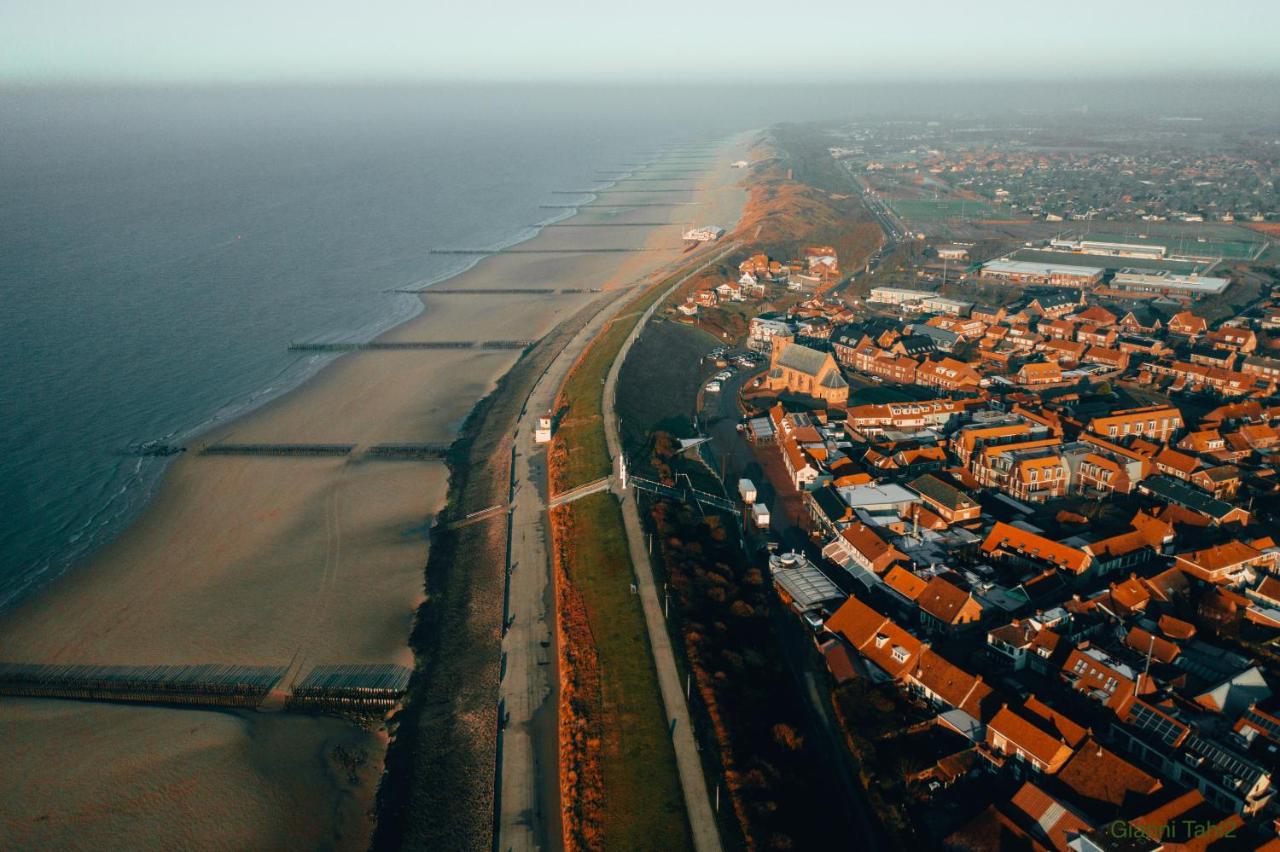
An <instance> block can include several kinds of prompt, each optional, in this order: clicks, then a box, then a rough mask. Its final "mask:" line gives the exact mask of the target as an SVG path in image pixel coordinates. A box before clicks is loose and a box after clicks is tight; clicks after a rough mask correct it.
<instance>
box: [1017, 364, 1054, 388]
mask: <svg viewBox="0 0 1280 852" xmlns="http://www.w3.org/2000/svg"><path fill="white" fill-rule="evenodd" d="M1017 379H1018V383H1019V384H1022V385H1056V384H1058V383H1059V382H1061V381H1062V368H1061V367H1059V366H1058V365H1057V363H1055V362H1053V361H1046V362H1043V363H1037V364H1023V365H1022V367H1021V368H1020V369H1019V370H1018V375H1017Z"/></svg>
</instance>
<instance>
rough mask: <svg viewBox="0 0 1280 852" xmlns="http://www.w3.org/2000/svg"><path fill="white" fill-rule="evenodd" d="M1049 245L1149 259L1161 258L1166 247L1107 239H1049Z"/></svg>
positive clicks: (1165, 251) (1058, 248) (1051, 246)
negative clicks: (1116, 241)
mask: <svg viewBox="0 0 1280 852" xmlns="http://www.w3.org/2000/svg"><path fill="white" fill-rule="evenodd" d="M1049 247H1050V248H1052V249H1054V250H1055V251H1070V252H1077V253H1079V254H1103V255H1110V256H1111V257H1144V258H1147V259H1149V260H1163V259H1164V257H1165V254H1166V253H1167V252H1168V249H1167V248H1166V247H1165V246H1162V245H1159V244H1153V243H1113V242H1110V241H1107V240H1050V241H1049Z"/></svg>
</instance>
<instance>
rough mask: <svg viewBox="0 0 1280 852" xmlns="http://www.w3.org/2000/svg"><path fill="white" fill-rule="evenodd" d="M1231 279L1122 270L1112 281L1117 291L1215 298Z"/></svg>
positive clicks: (1165, 272) (1142, 270)
mask: <svg viewBox="0 0 1280 852" xmlns="http://www.w3.org/2000/svg"><path fill="white" fill-rule="evenodd" d="M1230 284H1231V279H1229V278H1213V277H1210V276H1206V275H1196V274H1195V273H1191V274H1190V275H1182V274H1179V273H1176V272H1169V271H1168V270H1158V271H1157V270H1151V269H1121V270H1120V271H1119V272H1117V273H1116V274H1115V277H1114V278H1112V279H1111V286H1112V287H1114V288H1116V289H1117V290H1132V291H1135V292H1142V293H1163V292H1167V291H1178V292H1182V293H1187V294H1191V295H1197V296H1214V295H1217V294H1219V293H1221V292H1223V291H1225V290H1226V289H1227V287H1228V286H1229V285H1230Z"/></svg>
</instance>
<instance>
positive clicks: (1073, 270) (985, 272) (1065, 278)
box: [982, 260, 1104, 287]
mask: <svg viewBox="0 0 1280 852" xmlns="http://www.w3.org/2000/svg"><path fill="white" fill-rule="evenodd" d="M1103 271H1104V270H1103V269H1102V268H1101V267H1097V266H1069V265H1063V264H1056V263H1033V262H1031V261H1026V260H992V261H989V262H987V263H984V264H983V265H982V277H983V278H986V279H989V280H995V281H1002V282H1004V283H1006V284H1023V285H1029V284H1038V285H1042V286H1049V287H1092V286H1093V285H1095V284H1097V283H1098V282H1099V281H1101V280H1102V273H1103Z"/></svg>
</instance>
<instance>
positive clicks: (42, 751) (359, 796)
mask: <svg viewBox="0 0 1280 852" xmlns="http://www.w3.org/2000/svg"><path fill="white" fill-rule="evenodd" d="M744 152H745V139H740V140H737V141H736V142H735V144H734V145H733V146H732V148H726V149H724V150H723V151H722V152H721V153H722V156H721V158H720V160H719V162H717V163H716V164H715V166H714V167H713V168H710V169H709V170H708V178H707V179H706V180H705V181H704V183H703V187H704V191H701V192H697V193H693V192H684V191H680V192H672V193H671V195H670V196H667V195H654V194H653V193H651V192H649V191H646V192H645V193H644V194H643V195H635V196H627V195H622V194H616V193H613V194H608V195H604V196H601V197H600V199H601V201H600V203H601V204H619V203H623V202H625V201H628V200H635V201H640V202H652V201H655V200H665V199H668V198H670V199H672V200H685V199H690V200H697V201H700V202H703V203H701V204H699V205H697V206H687V207H637V208H633V209H630V210H616V209H599V210H592V208H591V207H590V206H588V207H584V208H583V211H582V212H581V213H580V214H579V215H578V216H577V217H575V218H574V219H573V220H570V221H572V222H579V223H583V222H603V221H612V222H628V221H632V222H657V221H664V220H665V221H669V222H671V223H673V224H671V225H667V226H663V227H637V228H613V227H610V228H585V227H555V228H547V229H544V230H543V231H542V232H541V233H540V234H539V235H538V236H537V237H536V238H535V239H534V240H532V241H530V242H527V243H524V244H521V245H520V246H519V248H520V249H556V248H566V247H575V248H586V247H620V246H634V247H644V248H648V249H658V250H653V251H642V252H631V253H594V254H546V255H542V254H502V255H496V256H493V257H490V258H486V259H485V260H484V261H482V262H481V263H480V264H478V265H477V266H476V267H475V268H474V269H472V270H470V271H468V272H466V273H463V274H462V275H460V276H458V277H455V278H453V279H451V280H450V281H449V282H448V283H447V285H445V286H447V287H448V288H449V289H475V288H540V287H555V288H557V289H559V288H599V287H603V288H606V289H613V288H618V287H623V286H626V285H628V284H630V283H631V282H633V281H635V280H636V279H637V278H638V277H640V276H642V275H644V274H645V273H647V272H649V271H651V270H653V269H655V268H657V267H659V266H661V265H663V264H665V263H669V262H670V261H671V260H672V259H674V258H676V257H678V256H679V255H680V253H681V252H682V251H683V250H684V246H683V245H681V242H680V230H681V227H680V226H681V223H688V222H690V221H697V222H717V221H719V220H723V221H733V220H735V219H736V218H737V213H736V211H737V210H738V209H740V207H741V205H742V202H743V200H744V198H745V193H744V192H743V191H742V190H741V189H739V188H737V187H736V184H737V183H738V182H739V181H740V180H741V179H742V177H743V176H744V175H743V173H742V172H740V171H734V170H730V169H729V168H728V166H727V164H728V162H730V161H731V160H734V159H738V158H739V157H741V156H743V155H744ZM633 186H641V187H645V188H646V190H647V188H648V187H651V186H652V184H636V185H633ZM595 298H598V295H591V294H581V295H557V296H542V295H528V296H521V295H475V296H446V295H440V296H434V297H432V296H428V297H424V303H425V308H424V310H423V312H422V313H421V314H420V315H419V316H417V317H416V318H414V319H412V320H410V321H408V322H406V323H404V324H402V325H400V326H398V327H397V328H395V329H393V330H392V331H390V332H388V333H387V334H385V335H383V337H382V338H381V339H384V340H492V339H534V338H537V337H540V336H541V335H543V334H545V333H546V332H548V331H549V330H550V329H551V328H553V327H554V326H555V325H556V324H557V323H559V322H560V321H561V320H563V319H565V318H567V317H569V316H571V315H572V314H573V313H574V312H576V311H577V310H579V309H580V308H582V307H583V306H585V305H586V304H588V302H590V301H591V300H592V299H595ZM284 344H285V341H282V343H281V345H282V346H283V345H284ZM517 357H518V353H516V352H510V351H466V350H426V351H414V352H404V351H389V352H366V353H356V354H352V355H348V356H344V357H342V358H339V359H338V360H336V361H335V362H334V363H333V364H331V365H329V366H328V367H326V368H325V369H324V370H323V371H321V373H320V374H319V375H317V376H316V377H314V378H313V379H312V380H311V381H309V382H307V383H306V384H304V385H303V386H302V387H301V388H299V389H297V390H296V391H294V392H292V393H289V394H287V395H285V396H284V397H282V398H280V399H278V400H276V401H274V402H273V403H271V404H269V405H267V406H265V407H263V408H261V409H259V410H257V411H255V412H253V413H251V414H249V415H247V416H245V417H243V418H241V419H238V420H236V421H234V422H232V423H230V424H227V425H225V426H223V427H221V428H219V429H217V430H216V431H214V432H212V433H210V434H209V435H207V436H203V437H202V438H201V442H205V441H210V442H211V441H219V440H226V441H235V442H296V443H306V442H325V443H329V442H334V443H354V444H357V445H359V448H358V449H357V452H356V454H355V456H354V457H353V458H349V459H334V458H314V459H313V458H271V457H201V456H198V455H188V456H184V457H182V458H180V459H179V460H178V461H176V462H175V463H174V464H173V465H172V466H171V468H170V469H169V471H168V472H167V474H166V476H165V479H164V482H163V483H162V485H161V487H160V489H159V492H158V493H157V495H156V497H155V499H154V501H153V502H152V504H151V505H150V506H149V507H148V509H147V510H146V511H145V512H144V514H143V516H142V517H141V518H140V519H139V521H138V522H137V523H135V524H134V525H133V526H131V527H130V528H129V529H128V530H126V531H125V532H124V533H123V534H122V535H121V536H120V537H119V538H118V539H117V540H116V541H115V542H114V543H112V544H111V545H109V546H108V547H106V548H104V549H103V550H102V551H101V552H100V553H98V554H96V555H95V556H93V557H92V558H91V559H90V560H88V561H87V562H86V563H85V564H83V565H80V566H77V567H76V568H75V569H74V570H73V571H71V572H69V574H68V575H67V576H66V577H65V578H63V579H62V580H60V581H59V582H57V583H55V584H54V585H53V586H52V587H50V588H49V589H48V590H46V591H45V592H43V593H42V594H40V595H38V596H36V597H35V598H34V599H32V600H31V601H29V602H27V603H26V604H24V605H23V606H22V607H21V608H20V609H18V610H17V611H15V612H12V613H9V614H7V615H6V616H5V617H4V620H3V622H0V659H4V660H6V661H13V662H57V663H100V664H147V663H152V664H181V663H203V662H219V663H237V664H263V665H266V664H271V665H280V666H293V667H295V670H297V671H301V672H303V673H305V671H306V670H307V669H309V668H310V666H312V665H314V664H317V663H375V662H398V663H402V664H405V665H410V664H411V663H412V659H411V654H410V652H409V650H408V647H407V644H406V642H407V637H408V634H409V631H410V628H411V622H412V617H413V613H414V611H415V609H416V608H417V606H418V604H419V603H420V602H421V596H422V589H423V565H424V564H425V563H426V556H427V530H428V529H429V526H430V523H431V521H432V518H433V517H434V515H435V514H436V513H438V512H439V511H440V510H441V509H442V508H443V503H444V499H445V494H446V489H447V484H448V483H447V472H446V469H445V467H444V466H443V465H442V464H440V463H438V462H421V461H414V462H404V461H395V462H390V461H366V460H362V459H361V458H360V449H362V448H364V447H367V446H369V445H371V444H376V443H383V442H413V443H421V442H447V441H451V440H452V439H453V438H454V437H455V436H456V435H457V433H458V430H459V428H460V426H461V424H462V422H463V420H464V419H465V417H466V415H467V413H468V412H469V411H470V409H471V408H472V407H473V406H474V404H475V403H476V402H477V401H478V400H479V399H480V398H481V397H482V396H484V395H485V394H486V393H488V392H489V391H490V390H491V389H492V388H493V387H494V386H495V383H496V382H497V380H498V379H499V378H500V377H501V376H502V375H503V374H504V373H505V372H506V371H507V370H509V369H510V367H511V366H512V364H514V363H515V361H516V359H517ZM497 592H498V593H499V594H500V593H501V590H500V589H499V590H497ZM495 627H496V625H495ZM0 748H2V749H3V753H4V754H5V756H6V760H5V773H4V777H5V781H6V784H5V788H6V789H5V795H4V797H3V800H2V803H0V848H30V847H36V846H39V847H56V848H67V849H75V848H99V849H100V848H131V849H161V848H173V847H175V846H179V847H185V848H299V849H304V848H305V849H315V848H343V849H346V848H351V849H354V848H363V847H365V846H367V844H368V840H369V834H370V831H371V828H372V808H373V795H374V793H375V791H376V787H377V782H378V778H379V777H380V773H381V766H382V756H383V754H384V752H385V736H384V735H381V734H377V733H370V732H366V731H362V730H360V729H358V728H355V727H353V726H351V725H348V724H345V723H343V722H339V721H336V720H329V719H319V718H308V717H302V716H295V715H286V714H268V713H254V712H219V711H205V710H180V709H167V708H157V707H130V706H119V705H105V704H90V703H78V702H59V701H43V700H34V699H4V700H3V701H0Z"/></svg>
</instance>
